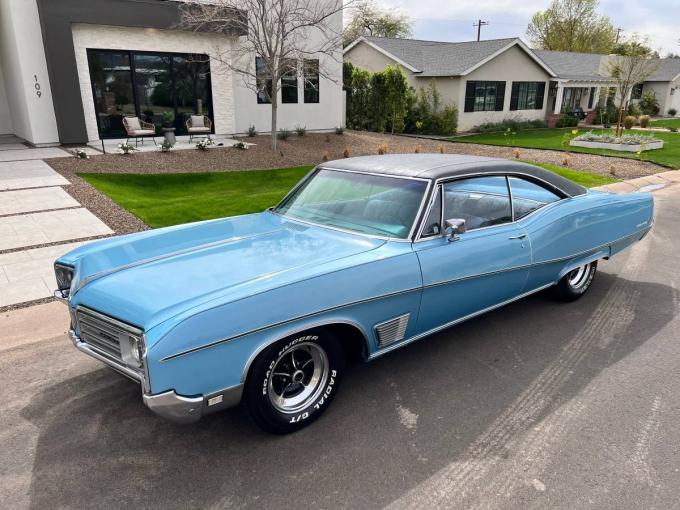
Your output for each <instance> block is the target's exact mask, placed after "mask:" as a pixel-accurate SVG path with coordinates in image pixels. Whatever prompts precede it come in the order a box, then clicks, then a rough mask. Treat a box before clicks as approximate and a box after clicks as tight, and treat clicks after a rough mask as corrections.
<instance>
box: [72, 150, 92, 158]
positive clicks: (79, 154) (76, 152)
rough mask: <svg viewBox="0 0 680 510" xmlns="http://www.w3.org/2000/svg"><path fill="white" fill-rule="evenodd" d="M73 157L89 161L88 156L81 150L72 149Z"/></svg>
mask: <svg viewBox="0 0 680 510" xmlns="http://www.w3.org/2000/svg"><path fill="white" fill-rule="evenodd" d="M73 155H74V156H75V157H76V158H78V159H90V156H88V155H87V152H85V151H84V150H83V149H74V150H73Z"/></svg>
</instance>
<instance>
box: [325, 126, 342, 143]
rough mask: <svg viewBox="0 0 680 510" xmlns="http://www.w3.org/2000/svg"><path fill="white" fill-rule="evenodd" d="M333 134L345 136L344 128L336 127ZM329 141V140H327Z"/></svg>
mask: <svg viewBox="0 0 680 510" xmlns="http://www.w3.org/2000/svg"><path fill="white" fill-rule="evenodd" d="M335 134H336V135H344V134H345V128H344V127H342V126H338V127H336V128H335ZM328 141H330V139H329V140H328Z"/></svg>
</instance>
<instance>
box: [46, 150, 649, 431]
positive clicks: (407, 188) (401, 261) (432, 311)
mask: <svg viewBox="0 0 680 510" xmlns="http://www.w3.org/2000/svg"><path fill="white" fill-rule="evenodd" d="M652 221H653V200H652V197H651V195H650V194H644V193H630V194H625V195H615V194H611V193H604V192H597V191H587V190H586V189H585V188H582V187H581V186H578V185H576V184H574V183H573V182H571V181H569V180H566V179H564V178H562V177H560V176H558V175H556V174H554V173H552V172H549V171H547V170H543V169H541V168H537V167H534V166H531V165H527V164H523V163H519V162H513V161H505V160H500V159H491V158H481V157H468V156H454V155H434V154H429V155H427V154H413V155H386V156H370V157H358V158H349V159H343V160H340V161H331V162H328V163H323V164H322V165H320V166H318V167H317V168H315V169H314V170H313V171H312V172H310V173H309V175H307V176H306V177H305V178H304V179H303V180H302V181H301V182H300V183H299V184H298V185H297V186H296V187H295V188H293V190H292V191H291V192H290V193H289V194H288V195H287V196H286V197H285V198H284V199H283V200H282V201H281V203H280V204H279V205H277V206H276V207H273V208H271V209H269V210H267V211H265V212H262V213H258V214H249V215H245V216H238V217H233V218H223V219H217V220H211V221H203V222H199V223H192V224H188V225H178V226H174V227H169V228H162V229H158V230H152V231H147V232H140V233H137V234H132V235H126V236H121V237H113V238H109V239H105V240H101V241H97V242H93V243H89V244H87V245H85V246H83V247H80V248H78V249H76V250H74V251H72V252H70V253H68V254H66V255H64V256H63V257H61V258H60V259H59V260H57V261H56V263H55V271H56V276H57V281H58V282H59V289H58V290H57V291H56V295H57V296H58V297H59V298H60V299H62V300H64V301H65V302H66V303H67V304H68V308H69V311H70V315H71V337H72V340H73V342H74V344H75V346H76V347H77V348H78V349H79V350H81V351H82V352H85V353H86V354H89V355H90V356H92V357H94V358H97V359H98V360H100V361H102V362H103V363H105V364H106V365H108V366H110V367H112V368H114V369H115V370H117V371H118V372H120V373H122V374H124V375H126V376H128V377H130V378H132V379H134V380H136V381H139V382H140V383H141V387H142V396H143V399H144V402H145V403H146V405H147V406H148V407H149V408H150V409H152V410H153V411H155V412H156V413H158V414H160V415H162V416H165V417H167V418H170V419H172V420H176V421H179V422H193V421H195V420H198V419H199V418H200V417H201V416H202V415H204V414H206V413H209V412H213V411H217V410H220V409H224V408H226V407H229V406H234V405H236V404H239V403H243V405H244V406H245V408H246V409H247V410H248V412H249V414H250V416H251V417H252V418H253V420H254V422H255V423H256V424H258V425H259V426H261V427H262V428H264V429H266V430H268V431H272V432H277V433H283V432H290V431H293V430H296V429H299V428H301V427H303V426H305V425H307V424H308V423H310V422H311V421H313V420H314V419H315V418H317V417H318V416H319V415H320V414H321V413H322V412H323V411H324V410H325V409H326V408H327V407H328V405H329V404H330V402H331V400H332V399H333V397H334V396H335V394H336V393H337V391H338V388H339V385H340V383H341V381H342V378H343V375H344V372H345V360H346V359H352V358H361V359H364V360H371V359H374V358H376V357H377V356H381V355H383V354H385V353H387V352H390V351H392V350H394V349H397V348H399V347H401V346H403V345H405V344H407V343H410V342H413V341H414V340H418V339H420V338H423V337H425V336H427V335H429V334H432V333H434V332H436V331H440V330H442V329H444V328H448V327H449V326H452V325H454V324H457V323H459V322H461V321H464V320H466V319H470V318H471V317H475V316H476V315H479V314H481V313H484V312H486V311H489V310H492V309H494V308H497V307H499V306H502V305H504V304H506V303H510V302H511V301H515V300H517V299H520V298H522V297H524V296H527V295H529V294H532V293H534V292H538V291H541V290H544V289H550V290H551V291H552V293H553V294H554V295H555V296H556V297H558V298H560V299H562V300H567V301H568V300H574V299H576V298H578V297H580V296H581V295H583V294H584V293H585V292H586V291H587V290H588V288H589V287H590V285H591V283H592V281H593V277H594V275H595V270H596V267H597V262H598V260H600V259H607V258H609V257H611V256H612V255H614V254H615V253H617V252H619V251H621V250H623V249H624V248H626V247H628V246H630V245H631V244H633V243H635V242H636V241H638V240H640V239H642V238H643V237H644V236H645V234H646V233H647V232H648V231H649V230H650V228H651V227H652Z"/></svg>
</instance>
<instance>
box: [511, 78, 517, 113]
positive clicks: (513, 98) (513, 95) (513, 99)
mask: <svg viewBox="0 0 680 510" xmlns="http://www.w3.org/2000/svg"><path fill="white" fill-rule="evenodd" d="M518 101H519V82H517V81H513V82H512V92H511V94H510V110H511V111H514V110H517V103H518Z"/></svg>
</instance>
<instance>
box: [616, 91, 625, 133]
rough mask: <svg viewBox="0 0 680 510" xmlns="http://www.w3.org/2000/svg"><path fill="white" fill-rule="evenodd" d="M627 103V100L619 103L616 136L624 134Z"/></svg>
mask: <svg viewBox="0 0 680 510" xmlns="http://www.w3.org/2000/svg"><path fill="white" fill-rule="evenodd" d="M624 102H625V98H623V99H621V102H620V103H619V119H618V121H617V122H616V136H621V133H623V103H624Z"/></svg>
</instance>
